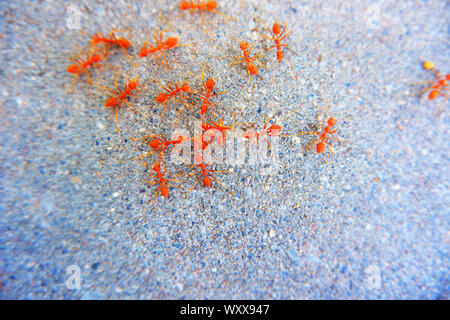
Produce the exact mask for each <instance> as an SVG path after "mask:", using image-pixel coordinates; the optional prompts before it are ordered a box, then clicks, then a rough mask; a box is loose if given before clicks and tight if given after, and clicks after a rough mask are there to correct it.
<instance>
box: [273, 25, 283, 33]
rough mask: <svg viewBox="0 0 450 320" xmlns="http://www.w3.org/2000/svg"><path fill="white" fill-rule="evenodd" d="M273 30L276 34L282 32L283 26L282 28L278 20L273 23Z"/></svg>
mask: <svg viewBox="0 0 450 320" xmlns="http://www.w3.org/2000/svg"><path fill="white" fill-rule="evenodd" d="M272 31H273V33H274V34H279V33H280V32H281V28H280V25H279V24H278V22H275V23H274V24H273V27H272Z"/></svg>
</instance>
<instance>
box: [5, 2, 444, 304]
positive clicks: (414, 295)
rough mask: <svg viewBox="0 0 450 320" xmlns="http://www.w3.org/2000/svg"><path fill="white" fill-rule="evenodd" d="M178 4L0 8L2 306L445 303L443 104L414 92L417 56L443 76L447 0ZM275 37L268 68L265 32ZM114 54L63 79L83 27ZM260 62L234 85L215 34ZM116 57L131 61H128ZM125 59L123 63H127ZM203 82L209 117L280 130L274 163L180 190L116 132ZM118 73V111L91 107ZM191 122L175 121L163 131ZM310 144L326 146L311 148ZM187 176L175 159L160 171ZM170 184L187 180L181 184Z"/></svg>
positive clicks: (131, 128)
mask: <svg viewBox="0 0 450 320" xmlns="http://www.w3.org/2000/svg"><path fill="white" fill-rule="evenodd" d="M180 2H181V1H121V0H119V1H114V2H103V1H45V0H42V1H21V0H19V1H2V6H1V7H2V8H1V14H0V57H1V62H2V63H1V65H0V106H1V109H0V110H1V113H2V116H1V117H0V122H1V124H0V130H1V134H0V139H1V152H0V157H1V168H0V298H2V299H130V298H136V299H381V298H383V299H447V298H448V295H449V291H448V285H449V267H448V266H449V256H448V248H449V210H448V208H449V191H448V181H449V157H448V150H449V143H448V141H449V125H448V123H449V121H448V120H449V119H448V103H446V104H443V103H444V98H443V97H439V98H437V99H435V100H433V101H429V100H428V99H427V94H421V90H423V89H425V88H427V87H428V86H429V82H430V81H434V80H435V79H436V78H435V75H434V74H433V72H432V71H431V70H425V69H424V68H423V66H422V64H423V62H424V61H427V60H430V61H433V63H434V65H435V66H436V69H437V70H440V71H441V72H442V73H443V74H445V73H446V72H448V70H449V56H448V49H449V33H448V30H449V26H448V21H449V13H450V10H449V4H448V2H447V1H437V0H430V1H393V0H384V1H358V2H357V3H352V2H348V1H339V0H335V1H237V0H236V1H217V3H218V6H217V11H219V12H220V13H222V14H224V15H226V16H228V17H231V18H232V19H234V20H231V19H229V18H227V17H225V16H223V15H221V14H218V13H214V12H205V13H204V14H203V20H204V23H202V19H201V17H200V14H199V13H198V12H190V11H182V10H180V8H179V4H180ZM276 21H277V22H279V23H280V24H282V25H285V26H287V30H289V31H290V34H289V36H288V37H287V38H286V40H285V42H286V43H287V44H288V45H289V47H288V48H285V49H284V52H285V54H284V58H283V61H282V62H281V63H279V62H278V61H277V59H276V50H275V49H272V50H270V51H266V50H265V48H266V47H268V46H270V45H271V42H270V40H267V39H266V38H265V37H264V36H269V29H270V27H271V26H272V24H273V23H274V22H276ZM114 28H116V29H121V30H123V32H121V33H118V34H120V35H121V36H123V37H126V38H127V39H130V40H131V42H132V48H130V49H129V50H128V51H127V52H128V55H129V57H130V59H129V58H127V57H126V56H125V55H124V53H123V51H122V50H120V49H117V48H112V49H111V52H110V55H109V57H108V60H107V62H105V64H104V66H103V67H102V68H100V69H98V70H93V71H92V72H91V77H92V80H93V82H94V83H95V84H96V86H95V85H89V83H88V82H87V77H86V75H81V76H80V77H79V78H78V79H77V83H76V85H75V86H74V88H73V93H72V94H69V91H70V90H71V84H72V79H73V77H72V75H71V74H69V73H68V72H66V69H67V67H68V66H69V65H70V64H72V63H73V62H72V61H71V60H70V57H71V56H76V55H78V54H80V53H81V52H83V50H84V51H85V50H87V47H88V44H89V41H90V39H91V37H92V35H93V34H95V33H97V32H102V33H104V34H108V33H109V32H110V31H111V30H113V29H114ZM162 29H164V30H165V31H166V32H165V34H164V35H165V37H169V36H172V37H177V38H178V40H179V44H190V46H186V47H179V48H176V49H174V50H171V51H168V52H167V54H166V56H167V60H168V65H169V66H170V68H169V66H168V65H167V64H165V62H164V61H163V59H161V58H160V59H155V57H153V56H149V57H146V58H143V59H139V58H138V53H139V49H140V48H141V47H142V46H143V43H144V41H149V42H150V43H154V39H153V34H154V32H155V30H162ZM233 38H235V39H238V40H242V41H248V42H251V43H253V44H254V49H253V50H254V51H253V52H254V53H257V54H260V55H263V56H264V58H263V59H262V65H261V66H260V68H259V75H258V76H257V77H253V79H252V84H253V85H252V87H253V88H252V87H251V86H250V83H249V79H248V75H247V72H246V70H245V68H244V66H243V65H239V66H232V67H230V66H229V65H230V64H231V63H232V61H233V59H234V58H235V57H237V56H239V55H241V51H240V49H239V45H238V44H237V42H236V41H235V40H234V39H233ZM131 61H132V62H131ZM133 64H134V65H133ZM203 65H205V70H206V72H205V77H214V78H215V79H216V87H215V90H216V92H222V91H227V93H226V94H223V95H219V96H217V97H215V98H214V102H215V104H216V108H215V109H216V114H217V116H218V118H223V119H224V122H225V123H226V124H228V123H231V121H232V114H233V113H235V117H236V121H237V122H238V125H237V126H238V127H239V128H241V129H245V128H246V127H248V125H249V124H254V125H255V128H259V129H262V128H263V126H264V123H265V122H266V120H267V119H268V118H269V117H272V118H273V119H274V121H276V120H277V119H279V120H280V122H279V124H280V125H281V126H282V127H283V133H285V134H294V133H296V132H298V131H299V130H301V131H311V130H320V129H322V128H323V127H324V126H325V125H326V120H327V119H328V118H329V117H334V118H335V120H336V130H337V132H336V133H335V134H333V136H332V137H330V142H331V143H332V144H333V146H334V154H333V155H331V156H330V158H329V159H328V162H327V163H325V158H326V154H325V155H318V154H317V153H316V152H315V151H314V146H313V148H312V149H311V148H310V146H311V141H312V139H313V138H314V137H311V136H308V135H301V136H296V137H285V138H282V139H281V141H280V147H279V152H278V155H279V159H280V167H279V170H276V171H274V172H270V173H268V174H267V173H264V170H263V169H264V168H263V166H261V165H249V164H247V163H246V164H244V165H241V166H226V165H219V166H218V168H219V169H229V170H230V171H231V172H230V173H217V178H218V179H220V181H222V182H223V183H224V184H225V185H226V186H228V187H229V189H230V190H231V191H232V192H233V193H234V194H232V193H230V192H229V191H228V190H226V189H225V188H222V187H221V186H220V185H218V184H214V183H213V187H212V188H210V189H208V188H204V187H201V186H200V185H198V186H196V187H195V188H194V190H193V191H192V192H190V193H189V194H187V195H186V197H184V198H183V194H184V192H183V191H182V190H177V189H172V190H170V195H169V197H168V198H167V199H164V198H162V197H159V198H158V201H157V203H156V207H155V205H154V194H155V189H156V187H155V186H152V185H150V184H148V183H146V181H148V180H151V178H150V176H149V172H148V170H147V168H146V167H145V166H144V163H145V162H146V161H147V162H152V161H155V159H156V157H150V158H149V159H147V160H144V161H130V160H129V159H131V158H133V157H136V156H138V155H140V154H142V153H144V152H145V151H146V150H147V149H146V148H145V147H146V146H145V144H142V143H139V142H138V141H135V140H133V138H137V137H141V136H144V135H145V134H146V133H148V132H152V133H157V134H163V135H165V136H170V134H171V132H172V131H173V129H174V123H175V120H176V118H177V113H178V110H179V108H182V106H181V105H177V104H173V103H170V104H168V108H167V111H166V116H165V118H164V119H163V120H161V118H160V116H161V113H162V106H161V105H160V104H157V103H156V102H155V98H156V96H157V95H158V94H159V93H160V92H161V88H159V87H158V86H157V85H156V84H155V83H154V82H153V81H152V80H151V79H157V80H158V81H161V82H162V83H164V84H167V83H168V82H169V81H185V80H186V79H188V81H189V82H190V83H191V84H192V87H193V88H195V89H196V90H201V88H202V84H201V72H202V66H203ZM115 72H116V74H117V76H118V78H119V80H120V82H119V83H120V84H121V86H123V85H124V84H125V83H126V81H125V80H123V76H122V74H125V75H128V74H129V75H130V77H135V76H137V75H139V76H140V78H139V81H140V84H142V86H141V90H139V92H138V93H137V94H136V95H135V96H133V97H132V99H130V103H132V104H133V105H134V106H135V108H136V110H137V111H138V113H137V114H136V113H134V112H133V111H132V110H131V109H130V108H129V107H123V108H122V107H121V108H120V109H119V122H118V124H117V125H116V124H115V119H114V111H113V110H110V109H108V108H105V107H104V102H105V100H106V99H107V97H108V96H109V93H108V92H106V91H105V90H102V89H100V88H99V86H105V87H108V88H112V87H113V86H114V73H115ZM198 119H199V117H198V115H196V114H194V113H193V112H189V110H183V111H182V112H181V115H180V120H179V122H178V124H177V127H178V128H184V129H187V130H191V129H192V125H193V123H194V122H195V121H196V120H197V121H198ZM327 151H328V149H327ZM179 172H185V173H189V172H193V171H192V169H190V168H189V166H187V165H184V164H170V163H168V165H167V173H168V175H169V176H170V177H172V178H173V177H174V175H175V174H177V173H179ZM182 179H183V180H184V179H186V182H183V183H181V185H182V186H184V187H185V189H187V188H189V187H190V186H191V185H192V184H193V183H194V181H195V178H194V177H182Z"/></svg>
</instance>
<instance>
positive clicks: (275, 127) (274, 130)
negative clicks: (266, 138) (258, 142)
mask: <svg viewBox="0 0 450 320" xmlns="http://www.w3.org/2000/svg"><path fill="white" fill-rule="evenodd" d="M281 129H282V128H281V126H279V125H277V124H274V125H271V126H270V127H269V128H268V129H267V132H268V133H270V134H278V133H280V132H281Z"/></svg>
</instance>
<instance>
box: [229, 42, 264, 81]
mask: <svg viewBox="0 0 450 320" xmlns="http://www.w3.org/2000/svg"><path fill="white" fill-rule="evenodd" d="M233 39H234V38H233ZM234 40H236V39H234ZM236 41H237V42H238V43H239V46H240V48H241V50H242V54H243V55H242V56H239V57H236V58H235V60H236V61H235V62H233V63H232V64H230V67H231V66H233V65H236V64H240V63H243V62H245V63H247V73H248V77H249V79H250V86H251V84H252V77H251V75H252V74H253V75H255V76H257V75H258V68H257V67H256V65H255V64H254V62H255V61H257V62H260V61H259V59H258V58H262V57H261V56H260V55H257V54H255V55H254V56H253V57H251V56H250V53H251V52H252V49H253V48H252V46H251V45H250V44H249V43H247V42H239V41H238V40H236ZM240 59H242V60H240ZM239 60H240V61H239Z"/></svg>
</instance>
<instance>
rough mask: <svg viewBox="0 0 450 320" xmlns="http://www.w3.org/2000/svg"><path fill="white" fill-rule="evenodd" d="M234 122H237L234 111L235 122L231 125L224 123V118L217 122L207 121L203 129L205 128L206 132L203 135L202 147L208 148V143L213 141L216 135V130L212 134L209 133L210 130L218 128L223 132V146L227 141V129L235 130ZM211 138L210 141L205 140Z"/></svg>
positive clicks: (220, 140) (221, 141)
mask: <svg viewBox="0 0 450 320" xmlns="http://www.w3.org/2000/svg"><path fill="white" fill-rule="evenodd" d="M234 124H235V118H234V113H233V123H232V124H231V126H225V125H224V124H223V120H222V119H219V120H217V122H213V121H209V122H207V123H203V124H202V128H203V130H205V134H204V135H203V136H202V149H203V150H204V149H206V148H207V147H208V145H209V144H210V143H211V142H212V141H213V138H214V136H215V132H213V134H212V136H211V135H208V131H209V130H217V131H219V132H220V133H221V135H220V136H219V138H218V139H219V140H218V141H219V146H223V145H224V143H225V135H226V131H227V130H234ZM205 137H206V138H209V141H205V140H204V138H205Z"/></svg>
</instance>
